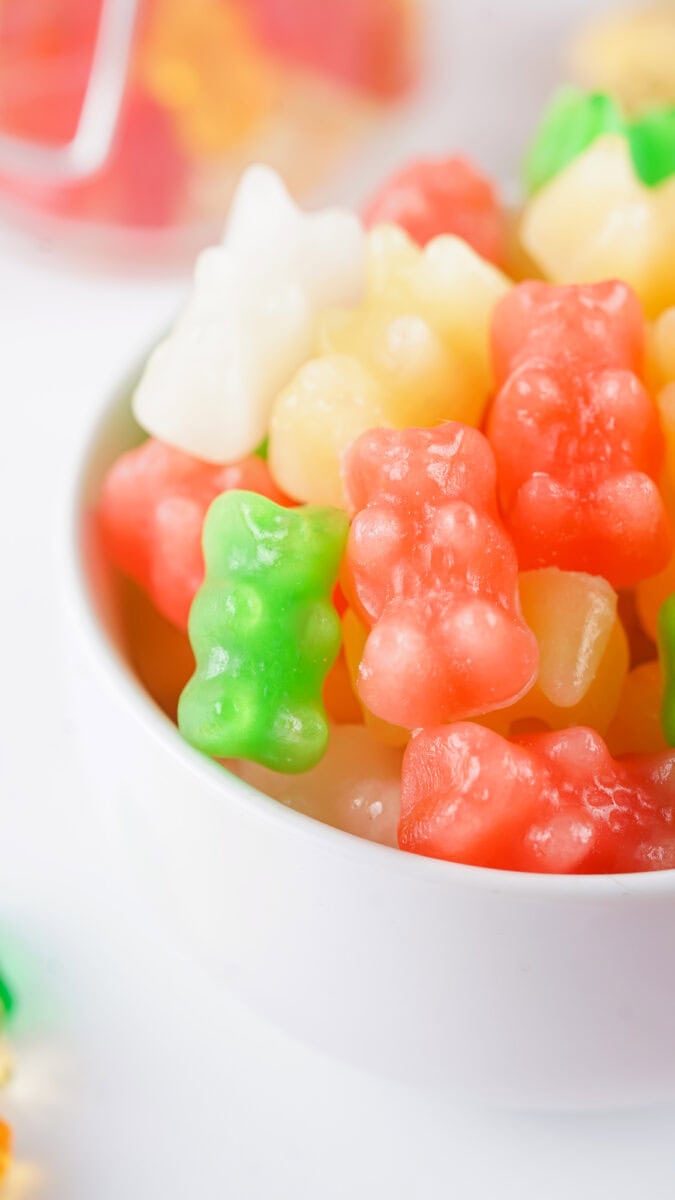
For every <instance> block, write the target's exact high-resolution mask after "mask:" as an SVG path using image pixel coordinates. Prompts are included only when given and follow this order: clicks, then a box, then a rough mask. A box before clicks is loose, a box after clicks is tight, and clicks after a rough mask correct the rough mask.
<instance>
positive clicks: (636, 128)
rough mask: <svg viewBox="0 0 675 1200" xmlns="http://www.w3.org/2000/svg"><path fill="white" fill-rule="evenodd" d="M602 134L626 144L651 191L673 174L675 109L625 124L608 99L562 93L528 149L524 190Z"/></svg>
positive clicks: (543, 180) (656, 111)
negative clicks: (622, 138)
mask: <svg viewBox="0 0 675 1200" xmlns="http://www.w3.org/2000/svg"><path fill="white" fill-rule="evenodd" d="M608 133H617V134H622V135H623V136H624V137H625V138H626V139H627V141H628V146H629V148H630V153H631V155H632V159H633V167H634V170H635V173H636V175H637V176H638V178H639V179H641V180H642V182H643V183H646V184H648V185H649V186H651V187H654V186H655V185H656V184H659V183H662V182H663V180H664V179H667V178H668V177H669V175H672V174H673V172H675V108H662V109H654V110H652V111H651V112H648V113H645V114H644V115H643V116H642V117H639V118H637V119H635V120H632V121H630V120H628V119H627V118H625V117H624V116H623V114H622V113H621V112H620V110H619V108H618V107H617V105H616V103H615V101H614V99H613V98H612V97H611V96H608V95H605V94H604V93H603V92H592V93H585V92H581V91H579V90H578V89H577V88H571V87H567V88H563V89H562V90H561V91H560V92H559V93H558V94H557V96H556V97H555V98H554V100H553V101H552V103H551V105H550V107H549V108H548V110H547V112H546V113H545V114H544V118H543V121H542V123H541V125H540V127H539V129H538V131H537V134H536V135H535V139H534V141H533V143H532V146H531V147H530V150H529V153H528V156H527V160H526V163H525V177H526V181H527V184H528V187H529V190H530V191H531V192H534V191H537V190H538V189H539V188H540V187H542V186H543V185H544V184H546V183H548V182H549V180H550V179H552V178H554V176H555V175H557V174H558V173H559V172H560V171H561V170H562V169H563V168H564V167H566V166H567V164H568V163H570V162H572V160H573V159H575V158H576V157H577V156H578V155H579V154H581V153H582V152H583V151H584V150H586V149H587V147H588V146H590V145H591V143H592V142H594V141H595V139H596V138H598V137H600V136H602V135H603V134H608Z"/></svg>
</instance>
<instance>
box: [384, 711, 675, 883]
mask: <svg viewBox="0 0 675 1200" xmlns="http://www.w3.org/2000/svg"><path fill="white" fill-rule="evenodd" d="M674 801H675V754H673V752H672V751H664V752H662V753H660V754H655V755H650V756H645V757H644V758H634V759H630V758H629V759H626V760H623V761H622V760H615V759H613V758H612V757H611V755H610V754H609V751H608V750H607V747H606V746H605V743H604V742H603V740H602V738H601V737H600V736H599V735H598V734H597V733H596V732H595V731H594V730H592V729H585V728H577V729H564V730H561V731H560V732H557V733H536V734H529V735H527V736H525V737H520V738H517V739H515V740H514V741H508V740H507V739H506V738H502V737H500V736H499V734H497V733H493V731H492V730H490V729H485V728H483V727H482V726H480V725H474V724H471V723H470V722H467V723H463V724H462V723H461V724H457V725H452V726H446V727H445V728H436V729H425V730H423V731H422V732H421V733H419V734H417V735H416V736H415V737H414V738H413V739H412V741H411V742H410V743H409V745H408V747H407V749H406V752H405V757H404V760H403V783H402V796H401V819H400V824H399V834H398V837H399V845H400V846H401V848H402V849H403V850H409V851H412V852H414V853H417V854H425V855H428V856H430V857H432V858H444V859H448V860H451V861H454V862H462V863H469V864H472V865H474V866H484V867H500V868H503V869H506V870H515V871H540V872H549V873H557V874H589V873H606V872H622V871H653V870H660V869H665V868H670V867H675V821H674V818H673V812H674V809H673V802H674Z"/></svg>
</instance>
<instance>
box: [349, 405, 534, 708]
mask: <svg viewBox="0 0 675 1200" xmlns="http://www.w3.org/2000/svg"><path fill="white" fill-rule="evenodd" d="M344 471H345V482H346V488H347V496H348V499H349V506H350V510H351V512H352V513H353V514H354V520H353V523H352V526H351V530H350V535H349V543H348V553H347V564H348V576H349V578H348V586H349V591H350V593H351V594H352V595H354V596H355V597H356V600H357V602H358V606H359V610H360V613H361V614H362V615H363V616H364V618H365V619H366V620H367V622H368V624H369V625H371V626H372V631H371V633H370V635H369V637H368V640H367V642H366V646H365V650H364V653H363V657H362V660H361V665H360V668H359V676H358V691H359V695H360V697H361V699H362V701H363V702H364V704H365V705H366V707H367V708H369V709H370V710H371V712H373V713H374V714H375V715H376V716H378V717H381V718H383V719H384V720H385V721H388V722H389V723H390V724H394V725H402V726H405V727H406V728H408V729H413V728H416V727H417V726H420V725H425V724H428V723H432V722H434V721H438V720H449V719H451V718H456V717H460V716H469V715H472V714H473V713H479V712H485V711H487V710H489V709H493V708H499V707H501V706H503V705H506V704H508V703H510V702H511V701H513V700H515V699H517V697H518V696H519V695H520V694H521V693H522V692H524V691H525V689H526V688H528V687H529V686H530V685H531V683H532V681H533V678H534V675H535V672H536V667H537V645H536V641H535V639H534V636H533V634H532V633H531V632H530V630H529V629H528V628H527V626H526V625H525V622H524V621H523V619H522V617H521V615H520V611H519V606H518V599H517V573H516V572H517V568H516V559H515V554H514V551H513V547H512V545H511V542H510V540H509V538H508V536H507V534H506V532H505V531H504V529H503V527H502V525H501V523H500V521H499V518H498V515H497V508H496V498H495V464H494V459H493V456H492V453H491V451H490V448H489V446H488V443H487V441H486V440H485V438H484V437H483V435H482V434H481V433H479V432H478V431H477V430H474V429H471V428H469V427H468V426H463V425H459V424H458V423H456V422H448V423H447V424H445V425H441V426H439V427H438V428H437V429H406V430H404V431H402V432H394V431H393V430H388V429H374V430H372V431H370V432H369V433H366V434H364V435H363V436H362V437H360V438H359V440H358V441H357V442H355V443H354V445H353V446H352V447H350V449H349V450H348V452H347V454H346V456H345V464H344Z"/></svg>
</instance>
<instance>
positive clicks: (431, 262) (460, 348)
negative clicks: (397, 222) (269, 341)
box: [269, 226, 510, 506]
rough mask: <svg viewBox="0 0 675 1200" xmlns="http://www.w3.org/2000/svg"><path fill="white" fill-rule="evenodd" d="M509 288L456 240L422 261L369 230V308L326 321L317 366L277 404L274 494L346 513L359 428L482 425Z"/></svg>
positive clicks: (420, 253) (390, 237)
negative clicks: (347, 467) (346, 482)
mask: <svg viewBox="0 0 675 1200" xmlns="http://www.w3.org/2000/svg"><path fill="white" fill-rule="evenodd" d="M509 286H510V284H509V281H508V280H507V279H506V277H505V276H504V275H502V274H501V273H500V272H499V271H497V270H496V268H494V267H492V266H490V264H489V263H487V262H485V261H484V259H482V258H480V257H479V256H478V255H477V254H475V253H474V252H473V250H471V249H470V247H469V246H467V245H466V243H464V242H462V241H461V240H460V239H459V238H455V237H449V236H443V237H439V238H435V239H434V240H433V241H431V242H430V243H429V244H428V245H427V246H426V247H425V248H424V250H421V249H420V248H419V247H418V246H417V245H416V244H415V243H414V242H413V241H412V240H411V239H410V238H409V237H408V236H407V234H405V233H403V231H402V230H400V229H397V228H395V227H394V226H381V227H379V228H376V229H374V230H372V231H371V232H370V234H369V236H368V279H367V287H366V295H365V299H364V301H363V302H362V303H361V304H360V305H359V306H358V307H356V308H353V309H350V310H333V311H331V312H329V313H327V314H326V315H325V317H324V319H323V321H322V322H321V325H320V328H319V332H318V336H317V344H316V357H314V358H313V359H311V360H310V361H309V362H307V363H305V365H304V366H303V367H301V368H300V370H299V371H298V373H297V374H296V375H295V377H294V379H292V380H291V382H290V383H289V384H288V386H287V387H286V388H284V390H283V391H282V392H281V393H280V395H279V396H278V397H277V399H276V401H275V404H274V408H273V411H272V419H271V423H270V435H269V465H270V469H271V471H272V474H273V475H274V477H275V479H276V480H277V483H278V484H279V486H280V487H282V488H283V490H284V491H285V492H286V493H287V494H288V495H290V496H293V497H294V498H295V499H297V500H302V501H306V502H311V503H321V504H334V505H339V506H344V505H345V498H344V489H343V484H342V478H341V474H340V461H341V458H342V455H343V453H344V451H345V450H346V449H347V447H348V446H349V445H351V443H352V442H353V441H354V440H355V439H356V438H357V437H358V436H359V434H360V433H362V432H364V431H365V430H366V429H372V428H373V427H374V426H378V425H380V426H381V425H389V426H392V427H394V428H398V429H403V428H406V427H407V426H410V425H418V426H431V425H436V424H439V423H440V422H441V421H444V420H455V421H462V422H464V423H465V424H469V425H478V424H480V421H481V419H482V416H483V412H484V409H485V405H486V403H487V400H488V397H489V394H490V389H491V386H492V376H491V368H490V349H489V329H490V320H491V316H492V311H493V309H494V306H495V304H496V302H497V300H498V299H499V298H500V297H501V296H502V295H503V294H504V293H505V292H506V291H507V290H508V288H509Z"/></svg>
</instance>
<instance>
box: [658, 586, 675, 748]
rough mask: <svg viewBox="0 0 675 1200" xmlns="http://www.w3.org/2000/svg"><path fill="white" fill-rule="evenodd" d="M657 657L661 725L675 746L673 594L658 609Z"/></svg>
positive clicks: (674, 598)
mask: <svg viewBox="0 0 675 1200" xmlns="http://www.w3.org/2000/svg"><path fill="white" fill-rule="evenodd" d="M659 658H660V660H661V669H662V671H663V699H662V701H661V725H662V727H663V735H664V737H665V739H666V742H667V743H668V745H669V746H675V595H672V596H669V597H668V599H667V600H664V602H663V604H662V605H661V608H660V610H659Z"/></svg>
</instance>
